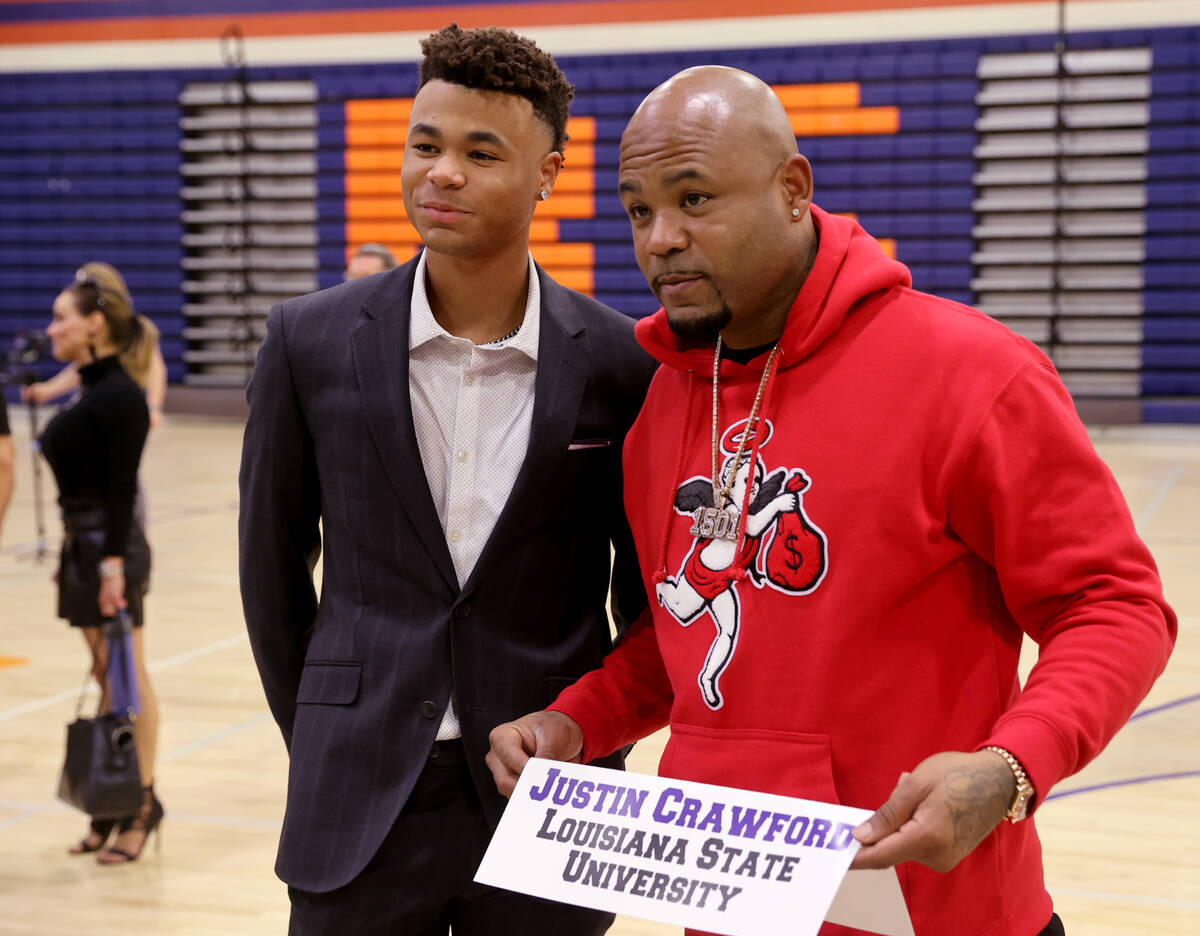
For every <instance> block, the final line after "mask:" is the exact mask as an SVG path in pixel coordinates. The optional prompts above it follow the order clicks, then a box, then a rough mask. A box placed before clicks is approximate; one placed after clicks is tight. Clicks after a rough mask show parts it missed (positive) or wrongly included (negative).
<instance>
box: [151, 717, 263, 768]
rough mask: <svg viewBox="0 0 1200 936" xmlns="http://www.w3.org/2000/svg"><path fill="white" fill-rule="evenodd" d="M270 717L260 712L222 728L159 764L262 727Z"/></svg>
mask: <svg viewBox="0 0 1200 936" xmlns="http://www.w3.org/2000/svg"><path fill="white" fill-rule="evenodd" d="M270 717H271V713H270V712H260V713H259V714H257V715H255V716H253V717H251V718H247V719H245V720H243V721H240V722H238V723H237V724H234V725H230V726H229V727H228V728H222V729H220V730H219V731H214V732H213V733H212V734H210V735H208V736H207V737H204V738H198V739H197V740H195V741H191V742H189V743H188V744H185V745H184V746H183V747H180V748H176V749H175V750H173V751H171V752H170V753H169V754H167V755H165V756H164V757H161V758H159V763H160V764H166V763H169V762H171V761H173V760H175V759H176V758H177V757H184V756H186V755H188V754H191V753H192V752H193V751H198V750H200V748H203V747H208V745H210V744H214V743H215V742H217V741H221V740H223V739H225V738H228V737H231V736H233V735H235V734H238V733H240V732H242V731H245V730H246V729H247V728H253V727H254V726H255V725H261V724H262V723H263V722H265V721H267V720H268V719H269V718H270ZM282 742H283V739H282V738H281V739H280V743H282Z"/></svg>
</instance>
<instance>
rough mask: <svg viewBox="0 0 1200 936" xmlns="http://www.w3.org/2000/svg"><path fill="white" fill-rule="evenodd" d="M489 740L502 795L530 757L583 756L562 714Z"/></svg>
mask: <svg viewBox="0 0 1200 936" xmlns="http://www.w3.org/2000/svg"><path fill="white" fill-rule="evenodd" d="M488 740H489V741H491V743H492V749H491V750H490V751H488V754H487V757H486V758H484V759H485V760H486V761H487V765H488V767H490V768H491V771H492V778H493V779H494V780H495V781H496V788H497V789H498V790H499V791H500V792H501V793H503V794H504V795H505V796H512V791H513V788H514V787H515V786H516V785H517V778H518V777H520V776H521V771H522V770H524V769H525V765H526V764H527V763H528V762H529V758H531V757H545V758H548V759H550V760H560V761H575V762H578V761H579V755H580V754H582V753H583V729H582V728H580V727H579V725H577V724H576V723H575V720H574V719H572V718H570V717H568V716H566V715H564V714H562V712H533V713H531V714H529V715H525V716H523V717H522V718H518V719H517V720H516V721H511V722H505V723H504V724H503V725H497V726H496V727H495V728H493V729H492V733H491V734H490V735H488ZM1001 763H1003V761H1001Z"/></svg>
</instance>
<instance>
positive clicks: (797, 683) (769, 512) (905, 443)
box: [552, 206, 1176, 936]
mask: <svg viewBox="0 0 1200 936" xmlns="http://www.w3.org/2000/svg"><path fill="white" fill-rule="evenodd" d="M813 216H814V220H815V222H816V224H817V227H818V229H819V233H820V246H819V249H818V253H817V258H816V261H815V263H814V266H813V269H812V272H811V273H810V274H809V276H808V279H807V280H806V282H805V284H804V287H803V288H802V289H801V291H800V294H799V295H798V296H797V297H796V301H795V303H794V304H793V305H792V308H791V310H790V312H789V314H788V320H787V324H786V326H785V328H784V332H783V336H782V338H781V340H780V343H779V354H778V359H777V361H776V369H775V373H774V374H773V376H772V378H771V379H770V381H769V383H768V386H767V390H766V393H765V395H764V399H763V406H762V419H760V421H759V424H758V427H757V431H755V432H754V433H753V434H752V437H751V438H749V439H747V445H746V451H747V453H748V455H747V457H746V458H744V459H743V465H744V466H745V465H748V466H749V467H743V468H742V470H741V471H740V472H739V473H738V477H737V478H736V479H735V484H734V490H733V497H732V500H733V502H734V503H735V504H736V505H737V506H738V507H739V508H741V512H742V514H744V516H743V518H742V520H741V522H740V523H739V524H738V525H737V527H736V533H735V536H737V537H738V540H737V542H726V541H723V540H714V539H713V538H712V536H713V533H714V530H713V529H711V528H706V527H703V526H701V524H700V523H698V522H697V521H696V520H695V519H694V517H693V516H692V512H693V511H694V510H696V509H697V508H703V507H704V506H707V505H711V503H712V484H711V480H710V479H711V470H712V469H711V464H712V444H711V432H712V411H711V400H712V383H711V381H712V377H711V375H712V360H713V348H712V347H711V346H710V347H707V348H700V349H694V348H689V347H688V346H687V345H686V344H685V343H684V342H682V341H681V340H680V339H679V338H678V337H677V336H676V335H675V334H674V333H672V332H671V331H670V330H669V328H668V327H667V320H666V315H665V313H664V312H662V311H661V310H660V311H659V312H658V313H657V314H656V315H653V316H651V317H650V318H648V319H645V320H643V321H642V322H640V323H639V325H638V330H637V335H638V340H639V341H640V342H641V344H642V345H643V346H644V347H645V348H646V349H647V350H648V351H649V352H650V353H651V354H653V355H654V356H655V357H656V358H657V359H658V360H659V361H661V362H662V364H663V365H664V366H663V367H661V368H659V371H658V373H657V375H656V376H655V378H654V382H653V383H652V385H651V388H650V392H649V395H648V397H647V399H646V404H645V407H644V408H643V410H642V412H641V415H640V416H639V417H638V420H637V422H636V423H635V424H634V426H633V428H632V429H631V430H630V432H629V435H628V437H627V439H626V441H625V449H624V469H625V476H626V480H625V506H626V510H627V512H628V515H629V520H630V524H631V527H632V529H633V535H634V538H635V540H636V543H637V551H638V557H639V560H640V563H641V569H642V575H643V578H644V580H645V584H646V588H647V591H648V593H649V594H650V595H651V596H652V597H651V610H650V611H647V612H646V614H644V615H643V617H642V618H641V619H639V621H638V622H637V623H636V624H635V626H634V627H633V628H632V629H631V630H630V632H629V634H628V635H627V636H626V638H625V640H624V641H622V643H621V644H620V645H619V646H618V647H617V648H616V649H615V650H614V651H613V652H612V653H611V654H610V655H609V657H608V658H607V659H606V661H605V664H604V667H603V668H602V669H600V670H596V671H594V672H592V673H590V674H588V675H586V676H585V677H584V678H583V679H581V680H580V681H579V682H578V683H577V684H576V685H575V686H573V687H572V688H570V689H568V690H566V691H565V692H564V693H563V694H562V695H561V696H560V697H559V698H558V700H557V701H556V702H555V704H554V705H553V706H552V708H554V709H556V710H558V711H561V712H565V713H566V714H568V715H570V716H571V717H572V718H573V719H575V721H577V722H578V723H579V724H580V726H582V728H583V732H584V736H585V739H586V743H585V750H584V757H585V759H591V758H593V757H596V756H599V755H602V754H606V753H608V752H610V751H612V750H615V749H616V748H618V747H620V746H621V745H623V744H626V743H629V742H630V741H633V740H635V739H637V738H641V737H644V736H645V735H647V734H649V733H651V732H652V731H654V730H656V729H658V728H660V727H662V726H663V725H664V724H667V723H668V722H669V724H670V726H671V739H670V742H669V743H668V745H667V748H666V751H665V752H664V754H663V757H662V761H661V763H660V765H659V772H660V773H661V774H662V775H664V776H673V777H680V778H686V779H691V780H699V781H703V782H708V783H720V784H726V785H729V786H735V787H744V788H748V789H754V790H762V791H768V792H773V793H783V794H789V795H793V796H800V797H807V798H811V799H818V800H825V801H829V802H840V803H845V804H848V805H851V806H857V807H863V808H867V809H873V808H875V807H877V806H878V805H879V804H881V803H882V802H883V801H884V800H886V799H887V797H888V794H889V793H890V792H891V790H892V788H893V786H894V785H895V783H896V781H897V778H898V776H899V774H900V773H901V771H905V770H911V769H912V768H913V767H914V766H915V765H916V764H918V763H919V762H920V761H921V760H923V759H924V758H926V757H928V756H930V755H932V754H934V753H937V752H939V751H948V750H958V751H971V750H978V749H980V748H982V747H983V746H985V745H989V744H997V745H1000V746H1002V747H1004V748H1007V749H1008V750H1009V751H1011V752H1012V753H1013V754H1014V755H1016V757H1017V758H1018V759H1019V760H1020V761H1021V763H1022V764H1024V766H1025V768H1026V770H1027V771H1028V773H1029V776H1030V778H1031V780H1032V782H1033V784H1034V786H1035V788H1036V790H1037V796H1038V801H1040V800H1041V799H1042V798H1043V797H1045V795H1046V794H1047V793H1048V792H1049V791H1050V789H1051V787H1053V786H1054V784H1055V783H1057V782H1058V781H1059V780H1061V779H1062V778H1063V777H1066V776H1069V775H1070V774H1072V773H1074V772H1076V771H1078V770H1079V769H1080V768H1082V767H1083V766H1084V765H1085V764H1087V763H1088V761H1090V760H1091V759H1092V758H1094V757H1095V756H1096V755H1097V754H1098V753H1099V752H1100V750H1101V749H1102V748H1103V747H1104V745H1105V744H1107V743H1108V741H1109V740H1110V739H1111V738H1112V737H1113V735H1114V734H1116V732H1117V730H1118V729H1119V728H1120V727H1121V726H1122V725H1123V724H1124V723H1125V721H1126V719H1128V717H1129V716H1130V714H1131V713H1132V712H1133V711H1134V708H1135V707H1136V706H1137V704H1138V702H1139V701H1140V700H1141V699H1142V698H1143V697H1144V696H1145V694H1146V693H1147V691H1148V690H1149V689H1150V686H1151V684H1152V683H1153V681H1154V679H1155V678H1156V677H1157V676H1158V674H1159V673H1160V672H1161V671H1162V669H1163V667H1164V666H1165V665H1166V660H1167V657H1168V654H1169V653H1170V649H1171V646H1172V644H1173V641H1174V637H1175V627H1176V623H1175V617H1174V615H1173V613H1172V612H1171V610H1170V608H1169V607H1168V606H1167V605H1166V603H1165V602H1164V601H1163V597H1162V588H1161V584H1160V582H1159V578H1158V573H1157V570H1156V568H1155V565H1154V561H1153V559H1152V558H1151V557H1150V554H1149V552H1148V551H1147V549H1146V547H1145V545H1144V544H1143V543H1142V542H1141V541H1140V539H1139V538H1138V536H1137V534H1136V533H1135V531H1134V528H1133V523H1132V521H1131V518H1130V516H1129V511H1128V509H1127V507H1126V505H1125V501H1124V499H1123V497H1122V495H1121V492H1120V490H1119V489H1118V488H1117V485H1116V482H1115V481H1114V480H1113V477H1112V475H1111V473H1110V472H1109V471H1108V469H1107V467H1106V466H1105V465H1104V463H1103V462H1102V461H1101V460H1100V458H1099V456H1097V454H1096V452H1095V450H1094V449H1093V447H1092V445H1091V442H1090V440H1089V439H1088V436H1087V433H1086V431H1085V430H1084V428H1083V426H1082V425H1081V424H1080V422H1079V419H1078V417H1077V416H1076V414H1075V409H1074V406H1073V404H1072V401H1071V398H1070V396H1069V395H1068V394H1067V391H1066V390H1065V388H1064V387H1063V385H1062V383H1061V381H1060V380H1059V379H1058V376H1057V374H1056V372H1055V370H1054V367H1053V366H1052V365H1051V363H1050V362H1049V360H1047V358H1046V357H1045V356H1044V355H1043V354H1042V353H1041V352H1040V351H1039V350H1038V349H1037V348H1036V347H1035V346H1034V345H1032V344H1030V343H1029V342H1028V341H1026V340H1024V339H1023V338H1020V337H1018V336H1017V335H1015V334H1014V333H1012V332H1011V331H1009V330H1008V329H1007V328H1005V327H1004V326H1002V325H1000V324H998V323H997V322H995V321H993V320H992V319H990V318H988V317H987V316H985V315H983V314H982V313H980V312H977V311H975V310H973V309H970V308H967V307H965V306H961V305H958V304H956V303H953V302H947V301H944V300H941V299H938V298H936V297H933V296H929V295H926V294H924V293H920V292H916V291H915V290H913V289H912V288H911V287H910V283H911V280H910V276H909V273H908V270H907V269H906V268H905V267H904V266H903V265H901V264H900V263H897V262H896V261H894V260H890V259H888V258H887V257H886V256H885V255H884V254H883V253H882V251H881V250H880V248H879V246H878V244H877V243H876V242H875V241H874V240H873V239H872V238H871V237H870V236H869V235H867V234H866V233H865V232H864V231H863V230H862V229H861V228H860V227H859V226H858V225H857V224H856V223H855V222H853V221H849V220H846V219H844V218H838V217H833V216H831V215H828V214H826V213H824V212H822V211H821V210H820V209H818V208H816V207H815V206H814V208H813ZM766 360H767V355H766V354H765V353H764V354H763V355H760V356H759V357H757V358H756V359H755V360H753V361H751V362H750V363H749V364H747V365H741V364H738V363H735V362H733V361H728V360H726V361H723V362H722V364H721V379H720V388H721V395H720V413H721V423H720V425H721V445H720V448H721V452H720V456H719V458H720V461H721V464H722V468H723V470H725V469H727V468H728V465H729V463H730V461H731V460H732V454H733V452H734V451H735V449H736V447H737V443H738V441H739V438H740V434H741V430H742V429H743V427H744V426H745V421H746V419H747V417H748V415H749V412H750V408H751V406H752V404H753V400H754V396H755V392H756V391H757V389H758V386H759V380H760V377H761V376H762V374H763V369H764V364H765V363H766ZM751 476H753V481H752V483H751V484H750V486H749V490H748V491H747V490H746V487H747V484H746V481H747V480H749V479H750V478H751ZM727 512H728V511H727ZM730 517H731V518H732V514H731V513H730ZM729 523H730V525H732V520H730V521H729ZM710 526H711V520H710ZM693 530H695V532H694V533H693V532H691V531H693ZM655 596H657V601H656V600H655ZM1025 634H1027V635H1029V636H1030V637H1031V638H1032V639H1033V640H1035V641H1036V642H1037V643H1038V644H1039V657H1038V663H1037V665H1036V666H1035V667H1034V669H1033V671H1032V672H1031V673H1030V675H1029V678H1028V680H1027V682H1026V685H1025V687H1024V689H1022V687H1021V685H1020V683H1019V680H1018V676H1017V663H1018V657H1019V655H1020V647H1021V641H1022V638H1023V636H1024V635H1025ZM1035 805H1036V804H1035ZM898 872H899V875H900V881H901V885H902V887H903V889H904V892H905V895H906V899H907V901H908V906H909V911H910V913H911V915H912V918H913V924H914V926H915V928H916V932H917V934H918V936H948V934H952V936H973V934H985V933H986V934H989V936H999V934H1014V936H1032V934H1035V933H1037V932H1038V931H1039V930H1040V929H1041V928H1042V927H1043V926H1045V925H1046V923H1047V922H1048V920H1049V918H1050V914H1051V900H1050V896H1049V894H1048V893H1047V892H1046V889H1045V886H1044V884H1043V881H1042V865H1041V848H1040V845H1039V843H1038V838H1037V833H1036V831H1035V828H1034V822H1033V821H1032V820H1027V821H1025V822H1021V823H1017V824H1010V823H1006V822H1005V823H1001V825H1000V826H999V827H998V828H997V829H996V830H995V831H994V832H993V833H992V834H990V835H989V836H988V837H987V838H986V839H985V840H984V841H983V843H982V844H980V845H979V847H978V848H976V849H975V851H974V852H972V853H971V854H970V855H969V856H967V858H965V859H964V860H963V861H962V862H961V863H960V864H959V865H958V866H957V867H956V868H955V869H954V870H953V871H951V872H949V873H947V874H937V873H935V872H933V871H930V870H929V869H927V868H925V867H924V866H922V865H918V864H916V863H911V862H910V863H907V864H905V865H901V866H900V867H899V868H898ZM822 932H823V933H826V934H832V933H845V932H849V931H847V930H844V929H842V928H840V927H834V926H831V925H827V926H826V927H825V929H823V930H822Z"/></svg>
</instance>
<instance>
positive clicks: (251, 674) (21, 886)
mask: <svg viewBox="0 0 1200 936" xmlns="http://www.w3.org/2000/svg"><path fill="white" fill-rule="evenodd" d="M10 412H11V416H12V419H13V422H14V432H15V434H16V441H17V455H18V479H17V483H18V489H17V493H16V496H15V499H14V503H13V505H12V507H11V509H10V511H9V515H8V518H7V521H6V522H5V525H4V530H3V537H4V538H3V541H2V542H0V934H37V936H60V934H61V936H67V934H71V936H77V934H80V933H86V932H97V933H104V932H120V933H123V934H128V936H157V934H172V936H216V934H221V936H235V934H283V933H285V932H286V923H287V897H286V894H285V892H284V888H283V885H282V884H280V882H279V881H278V880H277V879H276V878H275V877H274V874H273V873H272V870H271V868H272V864H273V860H274V851H275V843H276V840H277V837H278V833H279V822H280V816H281V814H282V808H283V797H284V784H285V775H286V762H285V756H284V750H283V744H282V742H281V741H280V739H279V734H278V732H277V730H276V728H275V725H274V724H273V722H271V720H270V717H269V715H268V714H267V711H266V705H265V702H264V700H263V697H262V692H261V689H260V687H259V684H258V678H257V675H256V673H255V670H254V665H253V662H252V660H251V657H250V649H249V646H248V644H247V642H246V639H245V636H244V629H243V624H242V618H241V610H240V604H239V600H238V593H237V573H236V549H237V542H236V516H237V463H238V451H239V447H240V441H241V427H240V426H239V425H235V424H233V423H215V422H199V421H186V420H184V419H182V418H179V417H176V418H174V419H168V422H167V423H166V424H165V425H164V426H163V427H161V428H160V429H158V430H156V431H155V433H154V434H153V435H152V438H151V442H150V446H149V449H148V452H147V455H146V457H145V460H144V468H143V482H144V485H145V488H146V492H147V496H148V500H149V538H150V541H151V543H152V545H153V547H154V563H155V565H154V583H153V591H152V593H151V597H150V600H149V605H148V607H149V610H148V615H149V626H148V631H147V635H146V636H147V651H148V655H149V659H150V660H151V664H150V669H151V672H152V674H153V677H154V679H155V684H156V687H157V690H158V694H159V698H160V700H161V704H162V708H163V729H162V737H161V739H160V745H159V751H160V753H159V767H158V772H157V780H156V786H157V789H158V791H159V794H160V796H161V797H162V799H163V801H164V803H165V805H166V807H167V818H166V821H165V822H164V832H165V835H164V836H163V848H162V852H161V854H159V853H156V852H155V851H154V850H153V848H150V849H148V850H147V851H146V853H145V854H144V855H143V856H142V859H141V860H140V861H139V862H137V863H136V864H134V865H132V866H126V867H115V868H108V867H100V866H98V865H97V864H95V862H94V861H92V860H91V859H90V858H88V857H86V856H84V857H70V856H68V855H67V854H66V846H67V845H68V844H70V843H71V842H73V841H74V840H75V839H77V838H78V837H79V836H80V835H81V834H82V833H83V831H84V826H85V823H84V820H83V818H82V816H81V815H79V814H78V813H75V812H74V811H72V810H70V809H68V808H67V807H65V806H62V805H61V804H59V803H57V802H56V801H55V799H54V788H55V783H56V779H57V774H58V768H59V765H60V763H61V757H62V748H63V726H64V725H65V724H66V722H67V721H68V720H70V718H71V717H72V712H73V710H74V705H75V700H76V697H77V694H78V687H79V685H80V681H81V679H82V677H83V675H84V671H85V668H86V666H87V659H86V653H85V650H84V646H83V642H82V640H81V639H80V638H79V636H78V635H77V634H75V633H72V632H71V631H70V630H69V629H68V628H67V627H66V626H65V624H63V623H62V622H60V621H58V620H57V619H56V618H55V617H54V613H53V594H52V589H51V585H50V583H49V576H50V573H51V570H52V563H51V561H50V560H46V561H44V562H42V563H41V564H37V563H36V562H34V561H33V556H32V546H33V541H34V518H33V504H32V500H33V493H32V491H33V486H32V481H31V476H30V475H31V467H30V464H29V461H30V459H29V447H28V425H27V423H26V422H25V420H24V415H23V413H22V412H21V411H19V410H17V409H16V408H10ZM1095 439H1096V443H1097V447H1098V448H1099V450H1100V452H1101V454H1102V455H1103V456H1104V457H1105V459H1106V460H1107V461H1108V463H1109V464H1110V465H1111V466H1112V468H1113V470H1114V472H1115V473H1116V475H1117V478H1118V480H1119V481H1120V483H1121V486H1122V488H1123V490H1124V491H1125V495H1126V497H1127V498H1128V500H1129V503H1130V507H1131V509H1132V511H1133V515H1134V517H1135V518H1136V519H1137V523H1138V527H1139V529H1140V530H1141V532H1142V534H1143V535H1144V536H1145V538H1146V540H1147V541H1148V543H1149V544H1150V547H1151V549H1152V550H1153V551H1154V554H1155V556H1156V558H1157V560H1158V562H1159V565H1160V568H1161V570H1162V574H1163V578H1164V581H1165V584H1166V590H1167V597H1168V599H1169V600H1170V601H1171V602H1172V604H1173V605H1174V607H1175V609H1176V611H1177V612H1178V613H1179V616H1180V625H1181V626H1180V637H1179V643H1178V646H1177V649H1176V652H1175V655H1174V657H1173V659H1172V661H1171V664H1170V666H1169V667H1168V669H1167V671H1166V673H1165V674H1164V675H1163V677H1162V678H1161V679H1160V680H1159V681H1158V683H1157V685H1156V686H1155V687H1154V690H1153V692H1152V693H1151V695H1150V697H1149V699H1147V700H1146V702H1145V704H1144V705H1143V707H1142V709H1141V710H1140V711H1139V713H1138V715H1136V716H1135V717H1134V719H1133V720H1132V721H1131V722H1130V724H1129V725H1128V726H1127V727H1126V728H1125V729H1124V730H1123V731H1122V732H1121V734H1120V735H1118V737H1117V739H1116V740H1115V741H1114V743H1113V744H1112V746H1111V747H1110V748H1109V749H1108V750H1107V751H1106V752H1105V753H1104V754H1103V755H1102V756H1101V757H1100V758H1099V759H1098V760H1097V761H1096V762H1095V763H1094V764H1092V765H1091V766H1090V767H1088V768H1087V769H1086V770H1085V771H1084V772H1083V773H1082V774H1080V775H1079V776H1076V777H1072V778H1070V779H1068V780H1066V781H1064V782H1063V783H1062V784H1061V785H1060V787H1059V788H1058V789H1056V791H1055V793H1056V798H1054V799H1052V800H1050V801H1048V802H1047V803H1046V804H1045V806H1044V807H1043V808H1042V810H1041V811H1040V812H1039V813H1038V820H1037V821H1038V826H1039V829H1040V832H1041V836H1042V840H1043V842H1044V844H1045V848H1046V853H1047V857H1046V876H1047V881H1048V884H1049V887H1050V890H1051V892H1052V893H1053V894H1054V897H1055V902H1056V907H1057V909H1058V911H1059V913H1060V914H1061V915H1062V916H1063V918H1064V920H1065V921H1066V925H1067V931H1068V933H1069V934H1071V936H1116V934H1121V936H1142V934H1155V936H1197V934H1200V856H1198V854H1197V847H1196V843H1197V842H1200V728H1198V724H1200V722H1198V720H1197V715H1198V714H1200V581H1198V577H1197V570H1198V569H1200V429H1183V428H1163V427H1158V428H1156V427H1135V428H1119V429H1111V430H1098V431H1097V432H1096V433H1095ZM45 485H46V493H47V501H48V502H52V499H53V482H52V481H51V480H49V478H48V477H47V478H46V480H45ZM46 514H47V521H48V527H49V530H50V540H51V543H50V545H51V552H53V549H54V546H55V545H56V541H57V537H58V531H57V514H56V511H55V510H54V508H53V506H52V503H51V506H50V507H49V508H48V509H47V512H46ZM662 740H663V739H662V738H661V737H656V738H653V739H650V740H649V741H648V742H646V743H643V744H641V745H639V746H638V749H637V750H636V752H635V756H634V758H633V761H632V763H631V768H632V769H634V770H639V771H643V772H653V770H654V766H655V764H656V763H657V757H658V752H659V751H660V750H661V745H662ZM611 932H612V933H613V934H614V936H665V934H668V933H675V932H678V931H677V930H674V929H672V928H670V927H666V926H662V925H659V924H652V923H646V922H643V921H639V920H633V919H628V918H622V919H620V920H619V921H618V923H617V925H616V926H615V927H614V928H613V929H612V931H611ZM947 936H952V934H947Z"/></svg>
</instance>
